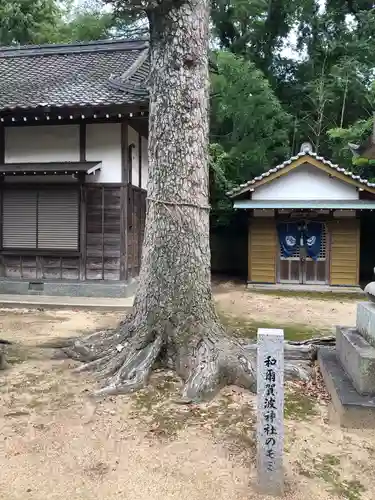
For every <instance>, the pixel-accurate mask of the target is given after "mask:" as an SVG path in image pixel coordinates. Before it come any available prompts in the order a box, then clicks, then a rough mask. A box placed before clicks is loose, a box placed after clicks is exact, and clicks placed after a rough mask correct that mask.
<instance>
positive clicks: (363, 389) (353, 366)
mask: <svg viewBox="0 0 375 500" xmlns="http://www.w3.org/2000/svg"><path fill="white" fill-rule="evenodd" d="M336 353H337V357H338V358H339V360H340V361H341V364H342V366H343V368H344V370H345V371H346V373H347V374H348V375H349V377H350V379H351V380H352V383H353V386H354V387H355V388H356V390H357V391H358V392H359V394H363V395H365V394H375V348H374V347H372V345H370V344H369V343H368V342H367V340H366V339H365V338H363V337H362V335H361V334H360V333H359V332H358V331H357V330H356V329H355V328H346V327H342V326H338V327H337V329H336Z"/></svg>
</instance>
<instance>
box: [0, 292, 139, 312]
mask: <svg viewBox="0 0 375 500" xmlns="http://www.w3.org/2000/svg"><path fill="white" fill-rule="evenodd" d="M133 300H134V297H126V298H125V297H124V298H104V297H103V298H100V297H56V296H48V295H7V294H0V308H18V309H39V308H42V309H82V310H83V309H86V310H87V309H93V310H101V311H124V310H126V309H128V310H130V309H131V308H132V307H133Z"/></svg>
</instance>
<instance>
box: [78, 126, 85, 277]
mask: <svg viewBox="0 0 375 500" xmlns="http://www.w3.org/2000/svg"><path fill="white" fill-rule="evenodd" d="M79 160H80V161H86V123H80V125H79ZM79 183H80V190H79V199H80V203H79V250H80V259H79V279H80V281H85V279H86V255H87V244H86V243H87V220H86V217H87V215H86V214H87V209H86V189H85V174H84V173H83V172H82V173H80V174H79Z"/></svg>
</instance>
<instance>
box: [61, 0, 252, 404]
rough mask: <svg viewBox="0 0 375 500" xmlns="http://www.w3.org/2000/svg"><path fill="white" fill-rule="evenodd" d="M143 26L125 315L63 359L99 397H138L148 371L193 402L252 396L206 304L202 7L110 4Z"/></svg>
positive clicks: (246, 370)
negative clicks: (145, 37) (144, 119)
mask: <svg viewBox="0 0 375 500" xmlns="http://www.w3.org/2000/svg"><path fill="white" fill-rule="evenodd" d="M116 6H117V7H120V8H124V7H126V8H133V9H134V8H135V9H143V10H146V12H147V14H148V17H149V21H150V58H151V74H150V78H149V81H150V119H149V165H150V172H149V182H148V207H147V216H146V228H145V239H144V244H143V255H142V264H141V271H140V277H139V286H138V290H137V292H136V296H135V301H134V308H133V313H132V314H131V315H130V316H129V317H127V318H125V320H124V321H123V322H122V324H121V326H120V327H119V328H117V329H116V330H114V331H112V332H100V333H95V334H93V335H91V336H90V337H88V338H85V339H83V340H78V341H77V342H76V343H75V344H74V345H73V346H72V347H71V348H70V353H71V354H72V355H73V356H75V357H77V358H78V359H83V360H85V361H88V362H89V363H88V364H87V365H86V367H87V368H89V369H93V370H100V372H101V374H102V376H103V378H104V381H105V382H104V388H103V389H102V393H104V394H107V393H115V392H127V391H132V390H136V389H138V388H139V387H142V386H143V385H144V384H145V383H146V381H147V378H148V376H149V375H150V372H151V370H152V368H153V366H154V365H155V363H156V361H159V362H161V363H162V364H163V365H164V366H168V367H173V368H174V369H175V370H176V372H177V373H178V374H179V375H180V376H181V377H182V378H183V380H184V381H185V387H184V390H183V396H184V397H185V398H186V399H187V400H199V399H201V398H204V397H209V396H210V395H212V394H214V393H215V392H216V391H217V390H218V388H220V387H221V386H222V385H224V384H226V383H229V384H239V385H242V386H244V387H251V386H252V384H253V383H254V376H253V367H252V364H251V362H250V360H249V359H248V357H247V356H246V353H245V351H244V350H243V348H242V347H241V346H240V345H238V344H237V343H235V341H234V340H233V339H230V338H229V337H227V336H226V335H225V332H224V330H223V328H222V326H221V325H220V323H219V320H218V317H217V314H216V312H215V307H214V304H213V300H212V294H211V283H210V249H209V205H208V155H207V149H208V83H209V79H208V41H209V13H210V2H209V0H127V1H123V0H118V1H117V2H116Z"/></svg>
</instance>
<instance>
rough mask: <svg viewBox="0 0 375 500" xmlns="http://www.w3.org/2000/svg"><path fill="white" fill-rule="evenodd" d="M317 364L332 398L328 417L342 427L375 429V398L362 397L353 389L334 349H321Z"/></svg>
mask: <svg viewBox="0 0 375 500" xmlns="http://www.w3.org/2000/svg"><path fill="white" fill-rule="evenodd" d="M318 362H319V366H320V369H321V372H322V376H323V379H324V382H325V384H326V387H327V390H328V392H329V393H330V395H331V397H332V403H331V409H330V410H331V411H330V417H331V419H332V420H333V421H334V422H335V423H337V424H338V425H340V426H342V427H349V428H355V429H361V428H362V429H363V428H374V427H375V397H372V396H363V395H360V394H358V392H357V391H356V390H355V388H354V387H353V384H352V382H351V380H350V379H349V377H348V375H347V374H346V373H345V371H344V369H343V368H342V366H341V363H340V361H339V360H338V358H337V356H336V351H335V349H334V348H329V347H321V348H319V350H318Z"/></svg>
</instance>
